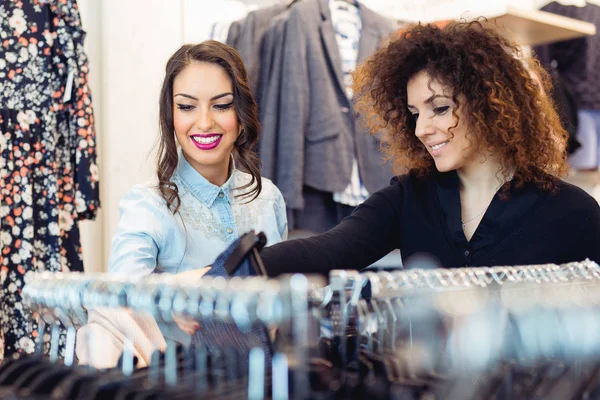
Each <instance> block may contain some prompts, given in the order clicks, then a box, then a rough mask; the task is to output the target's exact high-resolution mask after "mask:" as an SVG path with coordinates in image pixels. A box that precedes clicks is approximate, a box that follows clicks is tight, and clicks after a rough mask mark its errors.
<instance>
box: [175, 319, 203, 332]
mask: <svg viewBox="0 0 600 400" xmlns="http://www.w3.org/2000/svg"><path fill="white" fill-rule="evenodd" d="M173 321H175V324H176V325H177V326H178V327H179V329H181V330H182V331H184V332H185V333H187V334H188V335H193V334H194V333H196V331H197V330H198V329H200V324H199V323H198V322H197V321H195V320H193V319H189V318H182V317H175V316H173Z"/></svg>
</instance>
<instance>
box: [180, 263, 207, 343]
mask: <svg viewBox="0 0 600 400" xmlns="http://www.w3.org/2000/svg"><path fill="white" fill-rule="evenodd" d="M208 270H210V265H209V266H208V267H204V268H202V269H193V270H191V271H185V272H180V273H178V274H176V275H175V276H176V277H177V280H179V281H180V282H186V283H187V282H190V281H192V282H193V281H194V280H196V279H200V278H202V277H203V276H204V274H206V273H207V272H208ZM173 321H174V322H175V324H176V325H177V326H178V327H179V329H181V330H182V331H184V332H185V333H187V334H188V335H193V334H194V333H196V331H197V330H198V329H200V324H199V323H198V321H196V320H194V319H192V318H189V317H178V316H175V315H173Z"/></svg>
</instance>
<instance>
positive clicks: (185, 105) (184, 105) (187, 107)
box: [177, 104, 194, 112]
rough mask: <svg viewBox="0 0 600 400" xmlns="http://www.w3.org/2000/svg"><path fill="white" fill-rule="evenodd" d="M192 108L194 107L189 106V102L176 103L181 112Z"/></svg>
mask: <svg viewBox="0 0 600 400" xmlns="http://www.w3.org/2000/svg"><path fill="white" fill-rule="evenodd" d="M192 108H194V107H193V106H190V105H189V104H177V109H179V110H181V111H183V112H186V111H190V110H191V109H192Z"/></svg>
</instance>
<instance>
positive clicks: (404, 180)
mask: <svg viewBox="0 0 600 400" xmlns="http://www.w3.org/2000/svg"><path fill="white" fill-rule="evenodd" d="M458 191H459V188H458V178H457V176H456V173H455V172H450V173H437V174H434V175H432V176H431V177H429V178H426V179H419V178H417V177H415V176H412V175H405V176H401V177H395V178H394V179H392V181H391V185H390V186H389V187H387V188H385V189H382V190H380V191H378V192H376V193H374V194H373V195H371V197H370V198H369V199H368V200H367V201H366V202H365V203H363V204H361V205H360V206H358V207H357V208H356V210H355V211H354V213H353V214H352V215H351V216H350V217H348V218H346V219H344V220H343V221H342V222H341V223H340V224H339V225H338V226H337V227H335V228H333V229H331V230H330V231H328V232H326V233H324V234H321V235H318V236H314V237H311V238H307V239H298V240H290V241H287V242H283V243H279V244H276V245H274V246H270V247H266V248H265V249H263V251H262V252H261V257H262V259H263V262H264V264H265V267H266V269H267V272H268V273H269V275H271V276H276V275H279V274H281V273H290V272H302V273H321V274H327V273H328V272H329V271H331V270H333V269H362V268H365V267H367V266H369V265H370V264H372V263H373V262H375V261H377V260H378V259H380V258H381V257H383V256H385V255H386V254H388V253H389V252H390V251H392V250H394V249H400V251H401V253H402V258H403V263H404V265H405V267H406V268H411V267H413V266H415V265H414V263H411V261H412V260H416V259H417V257H415V256H417V255H423V254H425V255H429V256H431V257H432V258H433V260H434V261H435V262H436V265H437V266H439V267H445V268H457V267H465V266H473V267H476V266H493V265H528V264H542V263H557V264H560V263H566V262H571V261H582V260H584V259H586V258H590V259H591V260H593V261H596V262H600V207H599V206H598V203H597V202H596V200H594V199H593V198H592V197H591V196H590V195H588V194H587V193H586V192H584V191H583V190H582V189H580V188H578V187H576V186H573V185H571V184H568V183H566V182H563V181H559V182H558V183H557V190H556V193H551V192H545V191H542V190H540V189H538V188H537V187H535V186H533V185H531V184H526V185H525V186H524V187H523V188H521V189H519V190H516V189H511V190H510V195H509V196H508V198H506V199H502V198H500V196H496V197H495V198H494V199H493V201H492V204H491V206H490V208H489V209H488V210H487V212H486V213H485V215H484V217H483V220H482V223H481V224H480V226H479V227H478V229H477V231H476V232H475V234H474V235H473V238H472V239H471V241H470V242H467V241H466V238H464V235H463V234H462V231H461V225H460V199H459V194H458V193H459V192H458ZM413 257H414V258H413ZM411 259H412V260H411Z"/></svg>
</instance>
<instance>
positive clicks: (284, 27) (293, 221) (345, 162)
mask: <svg viewBox="0 0 600 400" xmlns="http://www.w3.org/2000/svg"><path fill="white" fill-rule="evenodd" d="M278 10H281V8H278ZM358 10H359V13H360V20H361V24H362V28H361V34H360V41H359V48H358V56H357V60H356V62H357V63H360V62H362V61H364V60H365V59H366V58H367V57H368V56H369V55H371V54H372V53H373V52H375V51H376V50H377V48H378V47H379V46H380V45H381V44H382V43H383V41H384V40H385V38H386V37H387V36H389V35H390V34H391V33H392V32H393V31H394V29H395V28H396V23H395V22H394V21H392V20H389V19H387V18H385V17H383V16H381V15H378V14H376V13H375V12H373V11H371V10H370V9H368V8H367V7H366V6H364V5H362V4H360V5H359V7H358ZM258 12H259V11H257V13H258ZM280 12H281V13H280V14H278V17H276V18H275V19H274V20H273V22H272V23H271V24H270V26H269V28H268V29H267V31H266V33H264V35H263V36H262V37H263V39H262V44H261V45H260V46H256V45H251V44H248V45H247V47H246V45H243V44H237V45H236V46H237V48H238V50H239V51H240V52H248V51H249V52H251V53H253V54H260V57H261V58H260V71H259V73H258V75H259V80H258V84H257V98H258V103H259V110H260V119H261V126H262V131H261V138H260V141H259V154H260V157H261V161H262V163H263V170H262V173H263V175H264V176H266V177H269V178H271V179H272V180H273V181H274V183H275V184H276V185H277V186H278V187H279V188H280V189H281V191H282V194H283V196H284V198H285V200H286V204H287V207H288V219H290V227H291V228H306V227H305V226H303V225H302V222H303V216H305V215H307V214H308V215H310V213H311V210H309V209H306V202H305V200H306V199H305V189H306V188H307V187H309V188H311V189H314V190H316V191H318V192H320V193H323V195H322V197H321V199H320V207H321V208H327V207H331V206H327V204H329V203H332V201H331V199H332V197H333V193H336V192H340V193H341V192H343V191H344V190H345V189H346V188H347V187H348V185H349V184H350V182H351V176H352V164H353V160H355V159H356V160H357V166H358V168H357V169H358V174H359V175H360V180H361V181H362V183H363V184H364V186H365V187H366V189H367V190H368V191H369V192H374V191H375V190H377V189H379V188H382V187H384V186H385V185H386V184H387V182H388V181H389V177H390V176H391V175H392V174H391V170H390V168H387V167H386V166H385V165H384V164H383V161H382V157H381V154H380V152H379V140H378V139H377V137H373V136H371V135H369V133H368V132H365V131H364V129H363V128H362V127H361V126H360V123H359V122H358V121H357V115H355V113H354V111H353V108H352V107H353V105H352V101H351V99H349V98H348V96H347V93H346V90H347V87H346V84H345V82H344V79H343V66H342V59H341V56H340V50H339V47H338V44H337V42H336V33H335V29H334V25H333V22H332V17H331V10H330V7H329V0H303V1H299V2H295V3H293V4H292V5H291V6H289V7H288V8H287V9H286V10H285V11H280ZM257 15H258V14H257ZM263 26H264V25H263ZM234 34H235V33H234V32H232V36H233V35H234ZM260 34H261V35H262V30H261V31H260ZM256 37H257V38H260V35H258V36H256ZM251 46H254V48H252V49H250V50H247V48H249V47H251ZM313 197H314V196H313ZM303 211H305V212H304V213H303ZM290 212H291V213H297V215H292V216H290ZM330 214H331V213H330ZM334 214H335V213H334ZM327 222H328V221H322V222H321V224H320V226H317V227H314V226H312V227H311V229H315V230H316V231H317V232H322V231H325V230H327V229H329V228H331V227H332V226H333V225H335V224H337V223H338V222H339V220H337V221H335V223H334V224H333V225H330V224H327Z"/></svg>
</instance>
